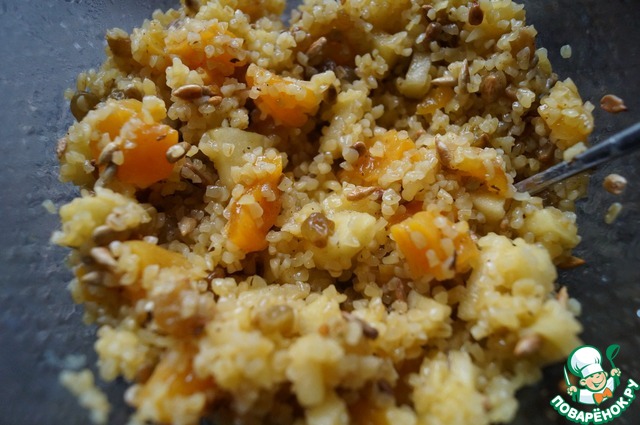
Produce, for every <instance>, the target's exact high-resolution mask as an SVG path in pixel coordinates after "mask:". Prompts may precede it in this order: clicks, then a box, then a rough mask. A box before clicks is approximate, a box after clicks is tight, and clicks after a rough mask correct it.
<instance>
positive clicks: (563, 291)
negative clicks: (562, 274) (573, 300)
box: [556, 286, 569, 307]
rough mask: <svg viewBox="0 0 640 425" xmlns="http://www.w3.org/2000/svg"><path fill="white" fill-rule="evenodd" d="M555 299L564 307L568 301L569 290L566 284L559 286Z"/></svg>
mask: <svg viewBox="0 0 640 425" xmlns="http://www.w3.org/2000/svg"><path fill="white" fill-rule="evenodd" d="M556 299H557V300H558V302H559V303H560V305H561V306H563V307H566V306H567V303H568V302H569V291H568V290H567V287H566V286H563V287H562V288H560V290H559V291H558V293H557V294H556Z"/></svg>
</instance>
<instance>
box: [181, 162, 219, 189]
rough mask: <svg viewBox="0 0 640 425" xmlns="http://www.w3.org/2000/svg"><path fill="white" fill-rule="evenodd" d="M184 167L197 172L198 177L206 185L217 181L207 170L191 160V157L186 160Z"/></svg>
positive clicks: (194, 172)
mask: <svg viewBox="0 0 640 425" xmlns="http://www.w3.org/2000/svg"><path fill="white" fill-rule="evenodd" d="M182 168H183V169H184V168H186V169H187V170H189V171H191V172H192V173H193V174H195V175H196V176H197V177H199V178H200V182H201V183H202V184H204V185H207V186H209V185H212V184H214V183H215V181H214V180H213V177H212V176H210V175H209V173H208V172H207V171H206V170H201V169H199V168H198V167H196V166H195V164H194V163H193V162H192V161H191V160H189V158H187V159H186V160H185V162H184V165H183V166H182ZM200 182H194V183H200Z"/></svg>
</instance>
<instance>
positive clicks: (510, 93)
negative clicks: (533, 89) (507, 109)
mask: <svg viewBox="0 0 640 425" xmlns="http://www.w3.org/2000/svg"><path fill="white" fill-rule="evenodd" d="M504 94H505V95H507V97H508V98H509V100H512V101H514V102H515V101H516V100H518V89H517V88H515V87H514V86H508V87H507V88H506V89H504Z"/></svg>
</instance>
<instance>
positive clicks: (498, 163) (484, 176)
mask: <svg viewBox="0 0 640 425" xmlns="http://www.w3.org/2000/svg"><path fill="white" fill-rule="evenodd" d="M436 149H437V151H438V156H439V158H440V162H441V164H442V165H443V167H445V168H448V169H449V170H456V171H458V172H459V173H460V174H462V175H465V176H468V177H473V178H474V179H477V180H480V181H481V182H483V183H485V185H486V186H487V188H488V189H489V190H490V191H492V192H495V193H498V194H505V193H506V192H507V191H508V190H509V179H508V178H507V173H506V172H505V171H504V167H503V163H502V158H500V157H499V156H498V154H497V152H496V151H495V149H492V148H477V147H474V146H454V145H452V144H449V143H447V142H445V141H442V140H437V141H436Z"/></svg>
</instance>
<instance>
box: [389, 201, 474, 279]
mask: <svg viewBox="0 0 640 425" xmlns="http://www.w3.org/2000/svg"><path fill="white" fill-rule="evenodd" d="M390 230H391V235H392V237H393V239H394V240H395V241H396V244H397V245H398V249H399V250H400V252H402V255H404V257H405V258H406V259H407V263H408V265H409V270H410V272H411V275H412V276H413V277H414V278H419V277H421V276H424V275H431V276H433V277H434V278H435V279H436V280H446V279H451V278H452V277H454V276H455V273H464V272H466V271H467V270H468V269H469V267H470V265H471V262H472V260H473V259H474V258H476V256H477V255H478V248H477V247H476V244H475V243H474V241H473V240H472V239H471V235H470V233H469V226H468V224H467V223H466V222H460V223H455V224H454V223H452V222H451V221H449V220H448V219H447V218H446V217H444V216H441V215H439V214H436V213H434V212H431V211H421V212H418V213H416V214H414V215H413V216H412V217H409V218H407V219H405V220H404V221H402V222H400V223H398V224H395V225H393V226H391V229H390Z"/></svg>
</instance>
